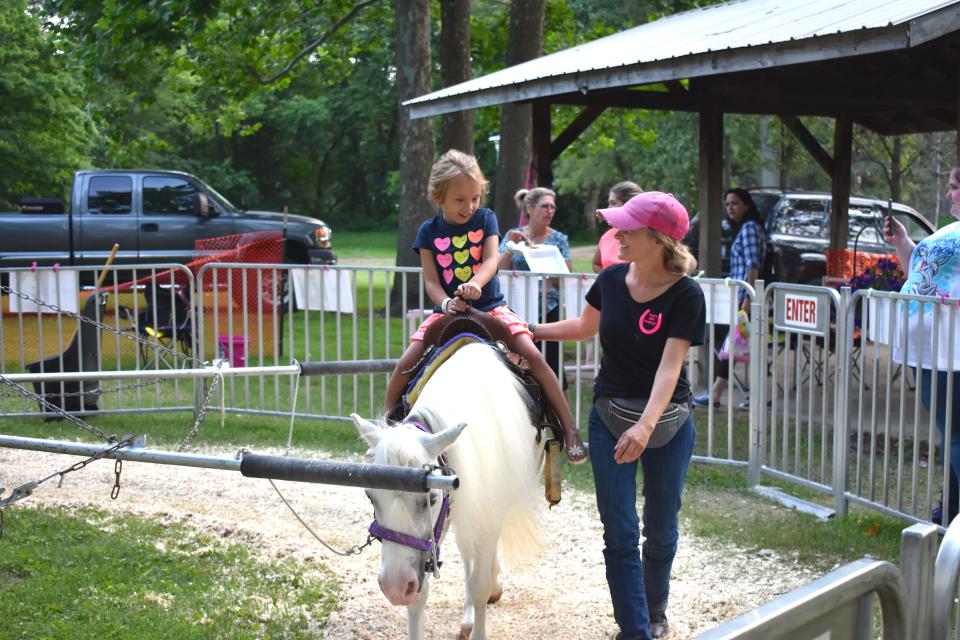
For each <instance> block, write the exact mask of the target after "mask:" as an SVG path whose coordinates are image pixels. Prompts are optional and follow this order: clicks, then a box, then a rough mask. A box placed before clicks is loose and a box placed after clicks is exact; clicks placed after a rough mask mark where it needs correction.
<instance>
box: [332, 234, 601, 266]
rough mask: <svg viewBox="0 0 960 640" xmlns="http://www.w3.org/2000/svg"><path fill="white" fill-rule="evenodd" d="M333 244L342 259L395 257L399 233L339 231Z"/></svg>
mask: <svg viewBox="0 0 960 640" xmlns="http://www.w3.org/2000/svg"><path fill="white" fill-rule="evenodd" d="M333 244H334V247H335V248H336V251H337V257H338V258H339V259H341V260H356V259H361V258H374V259H384V258H393V257H395V256H396V253H397V234H396V232H395V231H337V232H335V235H334V237H333ZM595 246H596V243H595V242H589V241H587V242H583V241H573V242H571V244H570V248H571V249H573V248H575V247H591V248H592V247H595ZM592 258H593V254H592V253H591V254H590V255H589V256H588V257H586V258H574V259H573V271H574V272H576V273H591V272H592V268H591V265H592Z"/></svg>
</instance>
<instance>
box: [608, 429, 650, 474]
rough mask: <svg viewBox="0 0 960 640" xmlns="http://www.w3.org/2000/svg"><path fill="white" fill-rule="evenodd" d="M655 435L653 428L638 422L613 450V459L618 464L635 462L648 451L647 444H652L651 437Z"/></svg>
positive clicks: (626, 432) (625, 433)
mask: <svg viewBox="0 0 960 640" xmlns="http://www.w3.org/2000/svg"><path fill="white" fill-rule="evenodd" d="M651 435H653V428H652V427H648V426H645V425H644V424H643V423H641V422H638V423H637V424H635V425H633V426H632V427H630V428H629V429H627V430H626V431H625V432H624V433H623V435H622V436H620V439H619V440H618V441H617V446H616V448H615V449H614V450H613V459H614V461H616V463H617V464H626V463H628V462H634V461H636V460H637V458H639V457H640V455H641V454H642V453H643V452H644V451H645V450H646V449H647V443H648V442H650V436H651Z"/></svg>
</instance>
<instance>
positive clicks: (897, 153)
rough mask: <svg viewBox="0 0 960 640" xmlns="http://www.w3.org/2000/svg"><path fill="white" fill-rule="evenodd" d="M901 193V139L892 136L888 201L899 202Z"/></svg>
mask: <svg viewBox="0 0 960 640" xmlns="http://www.w3.org/2000/svg"><path fill="white" fill-rule="evenodd" d="M901 193H903V138H902V137H900V136H893V144H892V146H891V148H890V199H891V200H893V201H895V202H900V195H901Z"/></svg>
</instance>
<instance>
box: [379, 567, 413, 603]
mask: <svg viewBox="0 0 960 640" xmlns="http://www.w3.org/2000/svg"><path fill="white" fill-rule="evenodd" d="M403 573H404V575H403V576H394V577H392V578H387V577H386V576H384V574H383V573H381V574H380V577H379V579H378V582H379V583H380V591H382V592H383V595H385V596H386V597H387V600H389V601H390V604H392V605H394V606H397V607H399V606H401V605H402V606H408V605H411V604H413V603H414V602H416V601H417V598H418V597H420V580H418V579H417V575H416V572H413V571H411V572H409V573H408V572H406V571H405V572H403Z"/></svg>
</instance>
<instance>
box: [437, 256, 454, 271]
mask: <svg viewBox="0 0 960 640" xmlns="http://www.w3.org/2000/svg"><path fill="white" fill-rule="evenodd" d="M437 264H439V265H440V266H441V267H443V268H447V267H449V266H450V265H451V264H453V256H452V255H450V254H449V253H438V254H437Z"/></svg>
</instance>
